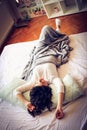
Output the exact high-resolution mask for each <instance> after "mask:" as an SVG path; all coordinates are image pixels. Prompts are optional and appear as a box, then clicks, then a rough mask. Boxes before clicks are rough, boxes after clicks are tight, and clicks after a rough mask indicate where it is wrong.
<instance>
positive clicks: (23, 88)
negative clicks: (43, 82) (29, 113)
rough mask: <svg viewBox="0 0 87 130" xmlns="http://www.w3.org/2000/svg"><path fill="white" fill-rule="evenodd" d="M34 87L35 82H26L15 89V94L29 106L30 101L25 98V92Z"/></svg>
mask: <svg viewBox="0 0 87 130" xmlns="http://www.w3.org/2000/svg"><path fill="white" fill-rule="evenodd" d="M33 87H34V85H33V83H30V82H29V83H26V84H23V85H21V86H19V87H18V88H17V89H15V92H14V93H15V95H16V97H17V98H18V99H19V100H20V101H21V102H22V103H23V104H24V105H25V106H26V107H27V106H28V105H29V101H28V100H27V99H25V97H24V96H23V93H24V92H26V91H29V90H31V89H32V88H33Z"/></svg>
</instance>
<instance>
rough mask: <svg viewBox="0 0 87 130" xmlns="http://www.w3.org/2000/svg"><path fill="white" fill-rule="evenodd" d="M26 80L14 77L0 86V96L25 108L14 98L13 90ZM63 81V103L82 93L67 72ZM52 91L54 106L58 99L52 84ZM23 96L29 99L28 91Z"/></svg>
mask: <svg viewBox="0 0 87 130" xmlns="http://www.w3.org/2000/svg"><path fill="white" fill-rule="evenodd" d="M25 83H26V81H24V80H22V79H19V78H14V79H13V80H12V81H11V82H10V83H9V84H8V85H7V86H6V87H3V88H1V90H0V98H2V99H4V100H6V101H9V102H10V103H12V104H13V105H18V106H21V107H22V108H24V109H25V106H24V105H23V104H22V103H21V101H20V100H18V99H17V98H16V96H15V95H14V90H15V89H16V88H17V87H18V86H20V85H22V84H25ZM63 83H64V85H65V97H64V103H63V104H65V103H68V102H70V101H73V100H75V99H77V98H78V97H80V96H81V95H83V91H82V90H81V88H80V87H79V85H78V84H77V83H76V81H75V80H74V79H73V78H72V77H71V76H70V75H69V74H68V75H66V76H65V77H64V78H63ZM51 88H52V92H53V97H52V101H53V107H52V108H55V107H56V105H57V100H58V96H57V95H58V94H57V90H56V89H55V87H54V86H51ZM24 96H25V98H26V99H27V100H29V98H30V97H29V91H28V92H25V93H24Z"/></svg>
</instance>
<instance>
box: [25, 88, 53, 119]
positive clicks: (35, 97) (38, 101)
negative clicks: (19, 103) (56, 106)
mask: <svg viewBox="0 0 87 130" xmlns="http://www.w3.org/2000/svg"><path fill="white" fill-rule="evenodd" d="M51 100H52V90H51V88H50V87H49V86H35V87H34V88H33V89H32V90H31V91H30V102H31V104H32V105H34V106H35V109H34V110H33V111H32V112H31V111H29V110H28V112H29V113H30V114H31V115H32V116H33V117H35V116H36V115H40V114H41V113H42V112H43V110H45V109H46V108H47V109H48V110H49V111H51V107H52V101H51Z"/></svg>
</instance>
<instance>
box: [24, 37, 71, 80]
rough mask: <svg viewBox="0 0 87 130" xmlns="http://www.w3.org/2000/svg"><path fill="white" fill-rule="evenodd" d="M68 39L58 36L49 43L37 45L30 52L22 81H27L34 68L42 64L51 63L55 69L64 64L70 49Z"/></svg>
mask: <svg viewBox="0 0 87 130" xmlns="http://www.w3.org/2000/svg"><path fill="white" fill-rule="evenodd" d="M69 42H70V40H69V37H68V36H67V35H60V37H59V38H58V39H57V40H55V41H53V42H51V43H50V44H49V43H45V44H43V43H41V42H40V43H38V45H37V46H35V47H34V48H33V50H32V52H31V56H30V59H29V61H28V63H27V65H26V66H25V68H24V71H23V74H22V79H24V80H27V79H28V78H29V76H31V75H32V73H31V72H32V70H33V69H34V68H35V66H37V65H40V64H44V63H53V64H55V65H56V67H59V66H60V65H62V64H64V63H66V62H67V61H68V58H69V53H70V51H71V50H72V47H70V46H69Z"/></svg>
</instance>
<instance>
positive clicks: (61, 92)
mask: <svg viewBox="0 0 87 130" xmlns="http://www.w3.org/2000/svg"><path fill="white" fill-rule="evenodd" d="M53 83H54V84H55V86H56V87H57V92H58V103H57V108H56V112H55V115H56V118H57V119H61V118H63V116H64V113H63V110H62V104H63V99H64V85H63V83H62V81H61V79H60V78H58V77H57V78H55V79H54V81H53Z"/></svg>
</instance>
